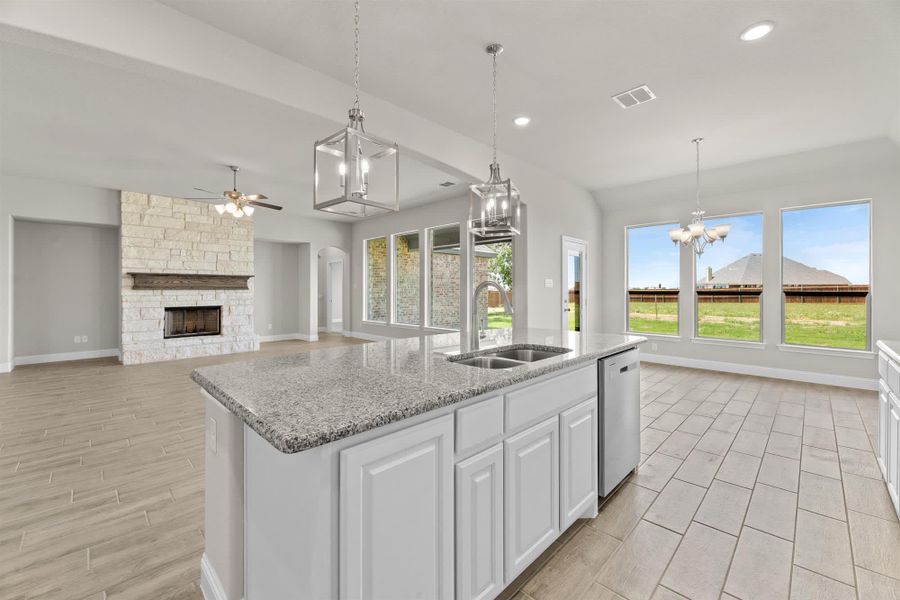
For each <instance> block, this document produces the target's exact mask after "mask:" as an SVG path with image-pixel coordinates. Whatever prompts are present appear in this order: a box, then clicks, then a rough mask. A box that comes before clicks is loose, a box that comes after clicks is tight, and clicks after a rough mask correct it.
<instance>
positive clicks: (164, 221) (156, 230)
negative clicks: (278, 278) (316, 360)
mask: <svg viewBox="0 0 900 600" xmlns="http://www.w3.org/2000/svg"><path fill="white" fill-rule="evenodd" d="M121 207H122V227H121V257H122V362H123V363H124V364H126V365H130V364H138V363H146V362H155V361H161V360H175V359H179V358H191V357H194V356H207V355H214V354H228V353H231V352H247V351H251V350H258V349H259V340H258V338H257V336H256V334H255V332H254V329H253V279H252V278H251V279H250V281H249V286H250V289H248V290H134V289H132V278H131V277H130V276H129V275H128V274H127V273H129V272H141V273H189V274H215V275H252V274H253V221H252V219H248V218H246V217H244V218H242V219H240V220H237V219H235V218H234V217H232V216H230V215H228V214H226V215H222V216H220V215H219V214H218V213H217V212H216V211H215V209H214V208H213V206H212V205H211V204H207V203H205V202H193V201H190V200H182V199H180V198H169V197H165V196H153V195H149V194H140V193H136V192H124V191H123V192H122V200H121ZM218 305H220V306H221V307H222V333H221V335H215V336H203V337H189V338H178V339H164V338H163V327H164V324H165V312H164V309H165V307H167V306H218Z"/></svg>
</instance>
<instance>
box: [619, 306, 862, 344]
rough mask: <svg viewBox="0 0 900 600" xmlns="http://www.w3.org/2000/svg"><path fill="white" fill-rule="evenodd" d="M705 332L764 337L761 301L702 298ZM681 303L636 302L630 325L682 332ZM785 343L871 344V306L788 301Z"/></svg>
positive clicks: (641, 329) (752, 338) (741, 337)
mask: <svg viewBox="0 0 900 600" xmlns="http://www.w3.org/2000/svg"><path fill="white" fill-rule="evenodd" d="M698 306H699V312H700V315H699V316H700V323H699V327H698V329H699V331H698V333H699V335H700V336H701V337H712V338H722V339H733V340H750V341H756V340H759V305H758V304H738V303H726V302H721V303H720V302H701V303H700V304H699V305H698ZM677 311H678V305H677V303H675V302H659V303H653V302H632V303H631V305H630V307H629V312H630V314H629V329H630V330H631V331H634V332H639V333H659V334H669V335H675V334H677V333H678V320H677ZM785 316H786V323H785V327H784V341H785V343H788V344H800V345H806V346H825V347H831V348H855V349H864V348H865V347H866V306H865V304H824V303H823V304H794V303H788V304H786V305H785Z"/></svg>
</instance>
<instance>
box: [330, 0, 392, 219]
mask: <svg viewBox="0 0 900 600" xmlns="http://www.w3.org/2000/svg"><path fill="white" fill-rule="evenodd" d="M354 56H355V60H356V64H355V71H354V81H353V85H354V89H355V91H356V100H355V101H354V103H353V106H352V107H351V108H350V111H349V122H348V123H347V126H346V127H344V128H343V129H341V130H340V131H337V132H336V133H334V134H332V135H330V136H328V137H327V138H325V139H323V140H317V141H316V143H315V152H314V155H313V177H314V185H313V208H314V209H315V210H321V211H324V212H330V213H335V214H339V215H347V216H351V217H368V216H372V215H379V214H384V213H387V212H394V211H397V210H399V209H400V147H399V146H398V145H397V144H396V143H395V142H389V141H387V140H384V139H381V138H379V137H377V136H374V135H371V134H369V133H366V129H365V127H364V126H363V120H364V119H365V115H364V114H363V112H362V110H360V108H359V0H356V2H355V3H354Z"/></svg>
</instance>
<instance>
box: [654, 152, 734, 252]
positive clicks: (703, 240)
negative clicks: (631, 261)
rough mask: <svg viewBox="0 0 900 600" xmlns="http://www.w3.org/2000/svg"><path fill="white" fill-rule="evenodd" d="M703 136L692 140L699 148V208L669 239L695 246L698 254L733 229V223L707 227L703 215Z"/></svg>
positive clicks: (684, 244) (671, 233)
mask: <svg viewBox="0 0 900 600" xmlns="http://www.w3.org/2000/svg"><path fill="white" fill-rule="evenodd" d="M702 141H703V138H694V139H692V140H691V142H692V143H693V144H694V145H695V146H696V148H697V208H696V209H695V210H694V212H692V213H691V216H692V218H691V223H690V225H688V226H687V227H676V228H675V229H672V230H670V231H669V239H671V240H672V242H673V243H675V244H678V243H679V242H681V245H682V246H690V247H692V248H693V250H694V253H696V254H697V256H700V255H701V254H703V251H704V250H705V249H706V247H707V246H708V245H710V244H714V243H715V242H717V241H719V240H722V241H723V242H724V241H725V237H726V236H727V235H728V232H729V231H731V225H728V224H724V223H723V224H722V225H715V226H714V227H707V226H706V223H704V222H703V215H705V214H706V211H705V210H703V209H701V208H700V142H702Z"/></svg>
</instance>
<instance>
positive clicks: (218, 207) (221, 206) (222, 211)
mask: <svg viewBox="0 0 900 600" xmlns="http://www.w3.org/2000/svg"><path fill="white" fill-rule="evenodd" d="M215 206H216V212H217V213H219V214H220V215H224V214H225V205H224V204H216V205H215Z"/></svg>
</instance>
